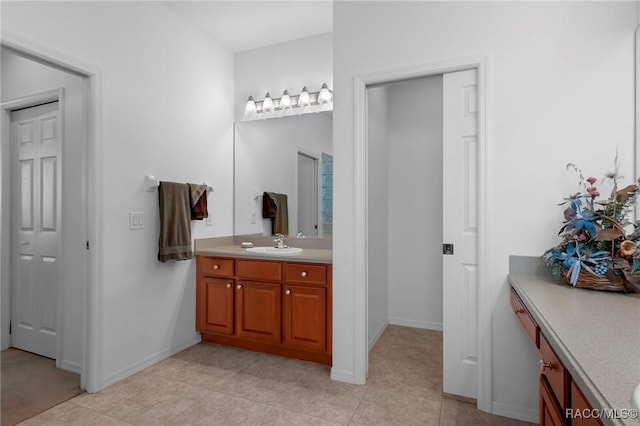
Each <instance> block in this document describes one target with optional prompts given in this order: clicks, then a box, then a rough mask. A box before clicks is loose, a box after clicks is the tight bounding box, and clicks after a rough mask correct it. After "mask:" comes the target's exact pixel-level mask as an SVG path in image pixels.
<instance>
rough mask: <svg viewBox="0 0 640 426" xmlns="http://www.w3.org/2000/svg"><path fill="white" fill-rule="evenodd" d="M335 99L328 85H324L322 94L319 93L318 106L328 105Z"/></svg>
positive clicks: (321, 90)
mask: <svg viewBox="0 0 640 426" xmlns="http://www.w3.org/2000/svg"><path fill="white" fill-rule="evenodd" d="M332 99H333V93H331V90H329V88H328V87H327V83H322V88H321V89H320V93H318V104H320V105H322V104H328V103H330V102H331V100H332Z"/></svg>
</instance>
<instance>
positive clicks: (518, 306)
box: [511, 289, 540, 348]
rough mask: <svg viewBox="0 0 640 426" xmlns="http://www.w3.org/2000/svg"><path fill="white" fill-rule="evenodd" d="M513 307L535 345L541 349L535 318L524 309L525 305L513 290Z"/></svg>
mask: <svg viewBox="0 0 640 426" xmlns="http://www.w3.org/2000/svg"><path fill="white" fill-rule="evenodd" d="M511 307H512V308H513V312H514V313H515V314H516V316H517V317H518V319H519V320H520V323H521V324H522V327H524V331H525V332H526V333H527V335H528V336H529V338H530V339H531V341H532V342H533V344H534V345H536V348H538V347H540V340H539V339H540V338H539V335H540V330H539V329H538V325H537V324H536V323H535V321H534V320H533V318H531V315H529V312H528V311H527V309H526V308H525V307H524V304H523V303H522V301H521V300H520V297H518V295H517V294H516V292H515V290H514V289H511Z"/></svg>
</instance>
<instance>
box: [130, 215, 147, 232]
mask: <svg viewBox="0 0 640 426" xmlns="http://www.w3.org/2000/svg"><path fill="white" fill-rule="evenodd" d="M145 226H146V224H145V220H144V212H129V229H144V228H145Z"/></svg>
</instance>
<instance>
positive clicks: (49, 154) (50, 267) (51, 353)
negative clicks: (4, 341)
mask: <svg viewBox="0 0 640 426" xmlns="http://www.w3.org/2000/svg"><path fill="white" fill-rule="evenodd" d="M60 130H61V126H60V123H59V114H58V102H52V103H48V104H44V105H40V106H36V107H32V108H26V109H22V110H19V111H15V112H13V113H12V117H11V182H12V183H11V186H12V191H11V206H12V221H11V227H12V241H11V253H12V260H11V262H12V264H11V301H12V303H11V346H14V347H16V348H19V349H23V350H26V351H29V352H33V353H37V354H39V355H43V356H46V357H49V358H55V357H56V339H57V325H56V318H57V309H56V308H57V302H58V288H59V282H58V281H59V270H58V269H59V264H60V262H59V253H58V250H59V238H60V235H59V233H60V222H61V211H60V196H61V194H60V192H61V168H60V144H61V141H60Z"/></svg>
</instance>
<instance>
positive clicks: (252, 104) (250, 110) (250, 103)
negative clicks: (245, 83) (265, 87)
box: [244, 96, 258, 116]
mask: <svg viewBox="0 0 640 426" xmlns="http://www.w3.org/2000/svg"><path fill="white" fill-rule="evenodd" d="M256 112H258V107H257V106H256V101H254V100H253V96H249V99H248V100H247V105H245V107H244V113H245V115H248V116H254V115H255V114H256Z"/></svg>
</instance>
